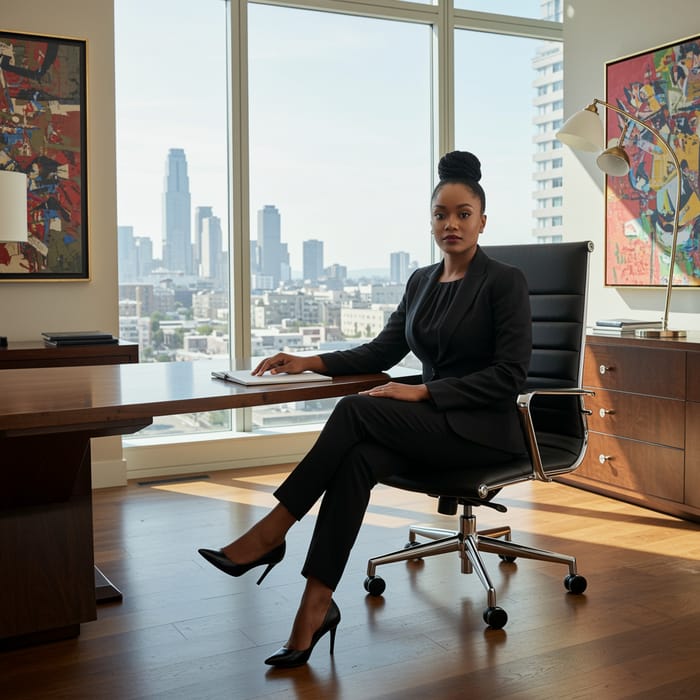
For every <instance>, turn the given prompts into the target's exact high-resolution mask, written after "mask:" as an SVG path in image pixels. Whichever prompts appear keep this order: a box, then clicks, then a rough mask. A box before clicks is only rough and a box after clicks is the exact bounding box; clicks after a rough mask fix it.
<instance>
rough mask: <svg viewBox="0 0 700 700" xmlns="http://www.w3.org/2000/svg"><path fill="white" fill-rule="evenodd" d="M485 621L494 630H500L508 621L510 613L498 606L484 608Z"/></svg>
mask: <svg viewBox="0 0 700 700" xmlns="http://www.w3.org/2000/svg"><path fill="white" fill-rule="evenodd" d="M484 622H485V623H486V624H487V625H488V626H489V627H490V628H491V629H494V630H500V629H502V628H503V627H505V624H506V622H508V614H507V613H506V611H505V610H504V609H503V608H499V607H498V606H496V607H492V608H486V610H484Z"/></svg>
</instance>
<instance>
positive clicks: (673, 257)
mask: <svg viewBox="0 0 700 700" xmlns="http://www.w3.org/2000/svg"><path fill="white" fill-rule="evenodd" d="M596 105H602V106H603V107H605V108H606V109H610V110H612V111H613V112H617V113H618V114H620V115H622V116H623V117H624V118H625V119H629V120H630V121H632V122H634V123H635V124H639V126H641V127H643V128H644V129H647V130H648V131H650V132H651V133H652V134H653V135H654V136H656V138H657V139H658V140H659V141H660V142H661V144H662V145H663V147H664V148H665V149H666V151H667V152H668V154H669V155H670V156H671V159H672V160H673V164H674V166H675V168H676V178H677V180H678V187H677V189H676V206H675V212H674V214H673V239H672V241H671V263H670V265H669V273H668V284H667V285H666V300H665V302H664V316H663V320H662V322H661V328H662V330H663V331H666V330H667V329H668V313H669V309H670V306H671V293H672V291H673V268H674V266H675V264H676V244H677V242H678V223H679V218H680V210H681V189H682V176H681V164H680V162H679V161H678V156H677V155H676V154H675V152H674V150H673V149H672V148H671V146H670V145H669V144H668V142H667V141H666V139H665V138H664V137H663V136H662V135H661V133H660V132H659V131H658V130H657V129H655V128H654V127H653V126H651V125H650V124H647V123H646V122H645V121H642V120H641V119H638V118H637V117H635V116H634V115H633V114H630V113H629V112H625V110H624V109H620V108H619V107H616V106H615V105H612V104H610V103H609V102H606V101H605V100H601V99H598V98H597V97H596V98H594V99H593V102H592V103H591V104H590V105H589V106H588V107H586V109H588V110H590V111H592V112H596V113H597V112H598V110H597V109H596V107H595V106H596Z"/></svg>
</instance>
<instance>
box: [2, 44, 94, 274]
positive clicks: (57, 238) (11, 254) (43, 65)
mask: <svg viewBox="0 0 700 700" xmlns="http://www.w3.org/2000/svg"><path fill="white" fill-rule="evenodd" d="M85 54H86V49H85V42H84V41H80V40H74V39H61V38H56V37H42V36H34V35H28V34H15V33H10V32H0V170H18V171H21V172H23V173H26V175H27V183H28V185H27V224H28V233H29V242H28V243H0V280H12V281H16V280H45V279H53V280H55V279H68V280H70V279H87V278H88V246H87V190H86V175H85V147H86V127H85V123H86V120H85V92H86V85H85V58H86V57H85ZM1 233H2V232H0V234H1ZM1 238H2V236H1V235H0V239H1Z"/></svg>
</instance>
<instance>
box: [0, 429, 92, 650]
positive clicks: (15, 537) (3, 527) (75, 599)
mask: <svg viewBox="0 0 700 700" xmlns="http://www.w3.org/2000/svg"><path fill="white" fill-rule="evenodd" d="M0 454H1V455H2V467H3V468H2V471H1V472H0V591H1V594H0V648H2V647H6V646H12V640H13V639H15V640H17V641H18V642H19V643H20V644H22V645H25V644H31V643H36V642H42V641H47V640H48V639H55V638H62V637H67V636H76V635H77V634H78V633H79V630H80V623H81V622H87V621H89V620H94V619H96V617H97V609H96V604H95V579H94V571H93V564H94V562H93V541H92V491H91V477H90V435H89V434H88V433H84V432H73V433H60V434H55V435H31V436H22V437H4V438H0Z"/></svg>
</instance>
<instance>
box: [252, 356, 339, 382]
mask: <svg viewBox="0 0 700 700" xmlns="http://www.w3.org/2000/svg"><path fill="white" fill-rule="evenodd" d="M306 370H310V371H311V372H320V373H323V372H325V371H326V365H325V364H324V362H323V360H321V358H320V357H319V356H318V355H311V356H306V357H300V356H297V355H289V354H288V353H286V352H278V353H277V354H276V355H272V356H271V357H266V358H265V359H264V360H263V361H262V362H261V363H260V364H259V365H258V366H257V367H256V368H255V369H254V370H253V371H252V372H251V374H255V375H258V376H259V375H261V374H264V373H265V372H267V371H269V372H270V374H280V373H282V372H286V373H287V374H299V373H300V372H305V371H306Z"/></svg>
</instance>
